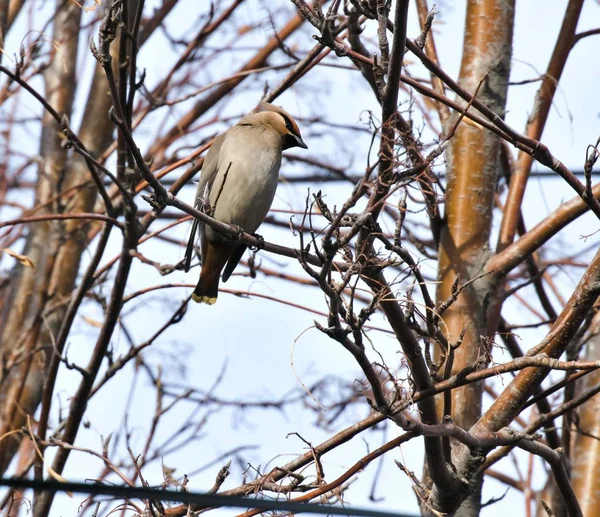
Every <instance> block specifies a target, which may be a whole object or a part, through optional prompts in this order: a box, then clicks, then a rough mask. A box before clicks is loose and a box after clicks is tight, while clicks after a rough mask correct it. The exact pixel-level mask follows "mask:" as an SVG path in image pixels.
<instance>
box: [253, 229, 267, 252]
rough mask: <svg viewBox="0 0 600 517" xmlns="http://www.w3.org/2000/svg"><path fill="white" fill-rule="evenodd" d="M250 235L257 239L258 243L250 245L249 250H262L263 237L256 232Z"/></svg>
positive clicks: (263, 245)
mask: <svg viewBox="0 0 600 517" xmlns="http://www.w3.org/2000/svg"><path fill="white" fill-rule="evenodd" d="M252 237H254V238H255V239H258V244H257V245H256V246H250V247H249V249H250V251H258V250H262V249H263V248H264V247H265V238H264V237H263V236H262V235H259V234H258V233H255V234H254V235H252Z"/></svg>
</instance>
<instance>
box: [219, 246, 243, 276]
mask: <svg viewBox="0 0 600 517" xmlns="http://www.w3.org/2000/svg"><path fill="white" fill-rule="evenodd" d="M247 248H248V245H247V244H240V245H239V246H238V247H237V248H235V250H234V251H233V253H232V254H231V257H229V260H228V261H227V265H226V266H225V269H224V270H223V282H227V280H229V277H230V276H231V273H233V270H234V269H235V267H236V266H237V265H238V263H239V261H240V260H241V259H242V257H243V256H244V253H245V251H246V249H247Z"/></svg>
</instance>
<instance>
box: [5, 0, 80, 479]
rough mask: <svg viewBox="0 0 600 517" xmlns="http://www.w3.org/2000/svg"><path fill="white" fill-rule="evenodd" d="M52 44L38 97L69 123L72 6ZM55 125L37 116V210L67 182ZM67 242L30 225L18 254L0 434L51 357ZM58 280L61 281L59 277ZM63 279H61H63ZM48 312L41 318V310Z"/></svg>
mask: <svg viewBox="0 0 600 517" xmlns="http://www.w3.org/2000/svg"><path fill="white" fill-rule="evenodd" d="M56 5H57V14H56V17H55V22H54V30H53V39H54V40H55V41H56V42H57V43H58V44H59V45H60V52H58V51H56V50H55V51H54V52H53V56H52V60H51V63H50V66H49V67H48V69H47V70H46V72H45V75H44V79H45V90H46V93H45V97H46V99H47V101H48V102H49V103H50V104H51V105H52V106H53V107H54V108H55V110H56V111H57V112H59V113H61V114H63V115H64V116H66V117H69V116H70V113H71V107H72V103H73V97H74V95H75V78H76V75H75V71H76V64H77V47H78V35H79V28H80V22H81V8H79V7H78V6H77V5H75V4H74V3H67V4H65V3H64V2H62V1H60V0H58V1H57V4H56ZM62 141H63V135H62V131H61V128H60V126H59V124H58V123H57V122H56V121H55V120H54V119H53V118H52V117H51V116H50V114H48V113H47V112H45V113H44V115H43V117H42V139H41V149H40V155H41V157H42V163H41V165H40V171H39V179H38V184H37V188H36V195H35V202H36V204H37V205H42V204H45V203H48V202H49V200H51V199H54V198H55V196H56V195H57V194H60V193H61V192H63V191H64V190H65V189H66V188H68V187H67V186H68V185H71V184H72V180H71V178H70V177H69V174H68V173H67V170H68V162H67V159H68V151H67V149H64V148H63V147H62V146H61V143H62ZM72 202H73V201H72V200H70V201H69V200H67V199H61V197H60V195H59V197H58V198H57V199H56V200H55V201H54V202H50V203H48V205H47V206H46V207H45V209H44V211H43V212H42V213H52V212H56V211H64V210H65V209H67V210H68V209H69V208H70V207H69V204H70V203H72ZM67 235H68V233H67V229H66V227H65V225H64V224H63V223H61V222H44V223H38V224H36V225H33V226H32V229H31V231H30V233H29V236H28V238H27V244H26V247H25V252H24V254H25V255H26V256H28V257H29V258H30V259H31V260H32V262H33V264H34V265H35V268H27V267H24V266H23V265H22V264H17V266H16V270H15V272H14V279H13V281H12V283H11V286H10V293H9V294H8V298H7V300H8V303H6V305H5V306H4V314H3V315H2V318H1V321H2V323H3V325H2V335H1V340H0V353H1V354H2V357H3V359H4V360H5V361H6V362H7V364H8V365H9V370H8V372H9V373H8V375H7V376H6V377H5V378H4V379H2V383H1V385H0V402H1V404H0V408H1V410H0V435H2V434H4V433H6V432H9V431H11V430H13V429H19V428H20V427H21V426H22V425H24V423H25V422H26V420H27V417H28V416H30V415H32V414H33V412H34V411H35V409H36V408H37V405H38V404H39V401H40V398H41V393H42V386H43V375H42V372H43V371H44V368H45V364H46V362H47V361H48V360H49V358H50V357H51V355H52V344H51V335H50V333H49V332H52V329H55V328H56V325H57V318H56V313H52V311H51V308H52V307H58V306H60V304H61V303H62V301H63V300H62V296H63V295H64V293H65V292H67V291H69V290H70V289H71V288H72V285H73V282H74V280H75V277H76V275H77V268H76V267H75V268H74V264H72V263H71V264H64V265H63V264H60V263H59V261H57V256H58V255H59V254H60V248H61V246H62V245H64V237H66V236H67ZM60 271H62V273H60V275H63V279H62V281H61V278H60V276H59V272H60ZM67 279H68V280H67ZM47 309H48V310H49V312H45V311H46V310H47ZM19 441H20V440H19V438H18V435H16V434H13V435H11V437H10V438H9V439H7V440H6V442H5V443H3V447H2V450H1V452H0V472H4V471H5V469H6V468H7V466H8V464H9V463H10V461H11V459H12V456H13V454H14V453H15V451H16V449H17V447H18V445H19Z"/></svg>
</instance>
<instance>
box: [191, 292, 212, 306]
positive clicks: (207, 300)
mask: <svg viewBox="0 0 600 517" xmlns="http://www.w3.org/2000/svg"><path fill="white" fill-rule="evenodd" d="M192 300H194V301H195V302H196V303H205V304H206V305H214V304H215V303H217V297H216V296H214V297H210V296H198V295H197V294H196V293H194V294H192Z"/></svg>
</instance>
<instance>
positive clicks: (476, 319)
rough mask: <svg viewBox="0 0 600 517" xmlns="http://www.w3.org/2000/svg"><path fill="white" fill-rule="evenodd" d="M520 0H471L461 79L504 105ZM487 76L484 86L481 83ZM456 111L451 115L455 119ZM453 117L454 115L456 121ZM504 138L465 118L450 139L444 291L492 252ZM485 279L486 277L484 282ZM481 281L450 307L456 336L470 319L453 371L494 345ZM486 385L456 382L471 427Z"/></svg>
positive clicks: (460, 414) (455, 408)
mask: <svg viewBox="0 0 600 517" xmlns="http://www.w3.org/2000/svg"><path fill="white" fill-rule="evenodd" d="M513 11H514V8H513V4H512V2H505V1H487V2H470V3H469V4H468V8H467V25H466V33H465V42H464V53H463V62H462V66H461V79H460V83H461V85H462V86H463V87H464V88H466V89H467V90H469V91H470V92H475V91H476V90H477V89H478V87H479V94H478V98H480V100H482V101H483V102H484V103H486V104H488V105H489V106H490V107H492V109H494V110H495V111H496V112H498V113H502V112H503V111H504V104H505V101H506V90H507V81H508V72H509V63H510V49H511V45H512V22H513ZM480 83H481V86H480ZM455 117H456V115H455V116H454V117H451V119H450V120H451V121H452V120H453V119H454V120H455ZM450 123H451V122H450ZM498 151H499V138H498V137H497V136H496V135H494V134H492V133H491V132H489V131H485V130H481V129H478V128H474V127H472V126H468V125H466V124H463V125H460V126H459V127H458V129H457V131H456V135H455V137H454V138H453V139H452V140H451V142H450V145H449V147H448V152H447V159H448V190H447V203H446V225H445V226H444V229H443V231H442V236H441V244H440V266H439V277H440V280H441V285H440V287H439V289H438V293H437V299H438V302H442V301H444V300H446V299H447V298H449V297H450V295H451V291H452V284H453V282H454V281H455V279H456V275H457V274H458V275H460V283H465V282H466V281H468V280H470V279H472V278H474V277H476V276H477V275H478V274H480V273H481V268H482V266H483V263H484V261H485V259H486V254H487V250H488V246H489V235H490V228H491V222H492V207H493V196H494V190H495V186H496V171H497V169H498ZM480 284H483V282H481V283H480ZM480 284H478V283H477V282H475V284H473V287H471V288H468V289H465V291H463V294H461V295H460V296H459V297H458V300H457V302H456V303H454V304H453V305H452V306H451V307H450V309H449V310H448V311H447V312H446V313H445V315H444V318H443V319H444V322H445V324H446V326H447V328H448V338H449V340H450V341H451V342H456V341H457V340H458V338H459V336H460V334H461V332H462V330H463V327H464V326H466V334H465V336H464V340H463V343H462V345H461V346H460V347H459V349H458V350H457V352H456V354H455V358H454V369H453V371H454V372H456V371H459V370H461V369H463V368H464V367H465V366H466V365H470V364H473V363H475V362H476V361H477V360H478V359H480V358H481V357H485V355H486V354H487V353H488V348H487V346H486V344H485V343H484V342H483V341H482V339H481V336H485V335H486V334H487V328H486V319H485V308H484V306H483V303H482V302H483V300H482V295H483V294H485V293H484V292H482V291H479V290H478V285H480ZM481 389H482V387H481V386H478V385H474V386H469V387H465V388H462V389H460V390H457V392H456V393H455V395H454V396H453V401H452V417H453V419H454V420H455V422H456V423H457V424H459V425H461V426H465V427H470V426H471V425H472V424H473V423H475V422H476V420H477V418H478V417H479V415H480V411H481Z"/></svg>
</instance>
